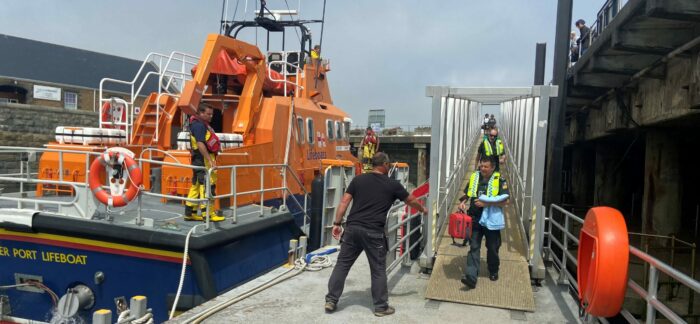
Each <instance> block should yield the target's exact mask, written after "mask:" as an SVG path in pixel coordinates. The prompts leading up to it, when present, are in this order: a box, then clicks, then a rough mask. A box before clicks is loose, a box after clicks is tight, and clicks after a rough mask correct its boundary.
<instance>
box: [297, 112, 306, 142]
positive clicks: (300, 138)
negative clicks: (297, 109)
mask: <svg viewBox="0 0 700 324" xmlns="http://www.w3.org/2000/svg"><path fill="white" fill-rule="evenodd" d="M296 128H297V131H296V135H297V143H298V144H304V142H305V141H306V139H305V137H304V136H306V133H305V132H304V118H303V117H297V124H296Z"/></svg>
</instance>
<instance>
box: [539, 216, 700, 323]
mask: <svg viewBox="0 0 700 324" xmlns="http://www.w3.org/2000/svg"><path fill="white" fill-rule="evenodd" d="M562 218H563V219H562ZM545 220H546V221H547V222H548V224H549V226H548V229H547V245H546V246H545V247H544V248H543V249H544V251H543V253H544V254H545V255H546V257H545V258H546V259H548V260H551V261H552V263H553V264H554V266H555V267H556V269H557V270H558V271H559V277H558V279H557V283H558V284H567V283H568V284H569V286H570V287H571V288H572V289H573V290H574V291H575V292H578V282H577V278H576V276H575V273H572V272H571V271H569V266H573V267H574V268H576V267H577V266H578V260H577V256H575V255H573V254H572V253H571V252H570V246H577V245H578V243H579V239H578V237H579V233H580V230H581V226H582V225H583V219H582V218H580V217H578V216H576V215H574V214H573V213H571V212H568V211H567V210H566V209H564V208H562V207H560V206H558V205H556V204H552V205H550V206H549V213H548V216H547V217H546V218H545ZM574 224H578V225H581V226H573V225H574ZM554 228H556V229H557V230H556V231H554V230H553V229H554ZM630 234H632V233H630ZM553 245H554V247H556V248H557V249H558V250H559V251H555V250H553ZM630 254H631V255H633V256H635V257H637V258H639V259H640V260H641V261H642V262H644V264H645V265H647V266H648V268H649V271H648V273H647V275H646V277H645V282H646V283H647V284H646V289H645V288H644V287H642V285H640V284H638V283H637V282H635V281H634V279H629V281H628V283H627V287H629V289H630V290H631V291H632V292H634V293H635V294H636V295H638V296H639V297H641V298H642V299H643V300H644V301H645V302H646V323H655V322H656V312H659V313H661V314H662V315H663V316H664V317H666V319H668V320H670V321H671V322H673V323H685V322H686V321H685V320H684V319H683V317H682V315H680V314H678V313H677V312H675V311H674V310H673V309H671V308H670V307H669V306H668V305H666V304H664V303H663V302H662V301H660V300H659V298H658V291H659V274H660V273H663V274H665V275H667V276H669V277H671V278H673V279H675V280H677V281H678V282H679V283H680V285H682V286H684V287H686V288H687V289H688V290H689V298H692V296H693V295H694V293H700V282H698V281H697V280H695V279H694V278H693V277H692V276H688V275H686V274H684V273H683V272H681V271H679V270H678V269H676V268H674V267H673V266H671V265H668V264H666V263H664V262H662V261H660V260H659V259H656V258H654V257H653V256H651V255H649V254H647V253H645V252H644V251H641V250H639V249H637V248H635V247H632V246H630ZM691 300H692V299H691ZM577 302H578V301H577ZM689 306H690V307H691V308H690V309H689V311H691V312H692V306H693V305H692V302H691V304H690V305H689ZM620 315H622V316H623V317H624V318H625V319H626V320H627V321H628V322H630V323H640V322H639V320H638V319H637V318H635V317H634V315H633V314H632V313H631V312H630V311H629V310H627V309H626V308H623V309H622V310H621V311H620ZM596 319H597V320H598V321H600V322H603V323H608V321H607V320H606V319H605V318H596Z"/></svg>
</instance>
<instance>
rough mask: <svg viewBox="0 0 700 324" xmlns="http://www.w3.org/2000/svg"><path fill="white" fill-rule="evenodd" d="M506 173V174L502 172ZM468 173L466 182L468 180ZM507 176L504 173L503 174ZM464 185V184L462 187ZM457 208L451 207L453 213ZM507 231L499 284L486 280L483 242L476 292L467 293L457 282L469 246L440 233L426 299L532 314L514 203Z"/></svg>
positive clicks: (507, 211) (508, 209)
mask: <svg viewBox="0 0 700 324" xmlns="http://www.w3.org/2000/svg"><path fill="white" fill-rule="evenodd" d="M503 173H505V172H503ZM469 176H470V174H467V176H466V179H469ZM506 176H507V174H506ZM464 186H466V181H465V182H464V183H463V185H462V188H464ZM456 209H457V204H454V207H453V210H456ZM505 215H506V228H505V230H503V231H502V232H501V239H502V244H501V248H500V249H499V251H498V253H499V256H500V259H501V266H500V269H499V279H498V281H491V280H489V278H488V274H489V273H488V270H487V269H486V246H485V244H486V240H485V239H484V240H482V247H481V268H480V270H479V281H478V283H477V287H476V288H475V289H471V290H467V288H466V286H464V285H463V284H462V283H461V282H460V278H461V277H462V274H463V273H464V269H465V267H466V265H467V257H466V256H467V252H468V251H469V246H466V247H462V246H461V240H457V241H458V242H457V243H458V244H459V246H456V245H453V244H452V239H451V238H450V236H449V234H448V233H447V232H445V230H443V233H441V235H442V239H441V241H440V246H439V247H438V253H437V258H436V260H435V264H434V265H433V272H432V274H431V276H430V281H429V282H428V287H427V289H426V292H425V297H426V298H429V299H434V300H441V301H449V302H455V303H463V304H472V305H483V306H491V307H499V308H506V309H514V310H522V311H528V312H534V311H535V300H534V297H533V293H532V287H531V286H530V274H529V269H528V263H527V259H526V253H527V252H526V251H527V249H526V248H525V246H524V243H523V237H522V232H521V231H520V229H519V228H518V225H517V224H518V223H517V222H518V219H517V214H516V213H515V210H514V209H513V204H512V203H511V204H509V205H508V206H507V207H506V208H505Z"/></svg>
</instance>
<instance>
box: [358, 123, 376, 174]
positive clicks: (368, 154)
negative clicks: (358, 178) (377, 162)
mask: <svg viewBox="0 0 700 324" xmlns="http://www.w3.org/2000/svg"><path fill="white" fill-rule="evenodd" d="M360 147H361V148H362V164H364V165H365V166H369V164H370V163H371V162H372V157H373V156H374V154H375V153H376V152H377V151H379V138H377V136H376V135H375V134H374V131H373V130H372V127H367V130H366V131H365V137H364V138H362V143H361V144H360ZM367 171H369V170H367Z"/></svg>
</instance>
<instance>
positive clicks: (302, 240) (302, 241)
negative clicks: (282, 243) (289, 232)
mask: <svg viewBox="0 0 700 324" xmlns="http://www.w3.org/2000/svg"><path fill="white" fill-rule="evenodd" d="M307 245H308V238H307V237H306V236H303V235H302V236H300V237H299V257H300V258H304V257H306V246H307Z"/></svg>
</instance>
